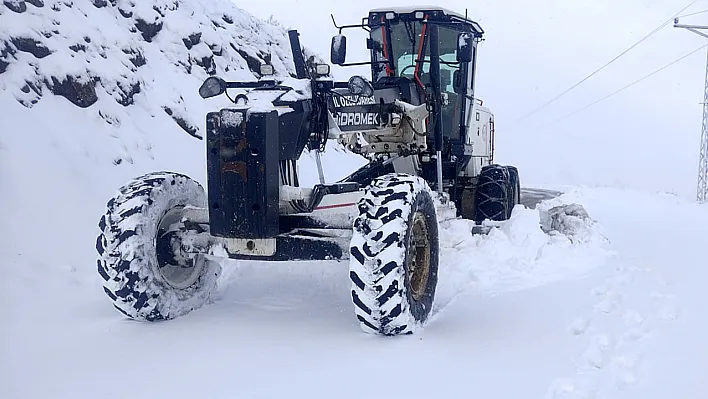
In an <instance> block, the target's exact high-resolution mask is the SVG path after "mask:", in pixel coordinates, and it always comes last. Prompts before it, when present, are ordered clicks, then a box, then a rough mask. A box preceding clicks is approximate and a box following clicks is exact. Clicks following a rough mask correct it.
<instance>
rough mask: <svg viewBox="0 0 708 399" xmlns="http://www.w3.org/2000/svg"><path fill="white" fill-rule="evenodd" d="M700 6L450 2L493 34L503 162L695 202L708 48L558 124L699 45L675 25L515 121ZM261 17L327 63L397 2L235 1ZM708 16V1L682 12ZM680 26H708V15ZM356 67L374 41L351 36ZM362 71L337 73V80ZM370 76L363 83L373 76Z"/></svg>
mask: <svg viewBox="0 0 708 399" xmlns="http://www.w3.org/2000/svg"><path fill="white" fill-rule="evenodd" d="M690 2H691V1H690V0H622V1H617V0H535V1H528V0H478V1H461V0H441V1H438V2H437V4H438V5H440V6H443V7H446V8H449V9H452V10H454V11H457V12H460V13H464V11H465V7H468V15H469V16H470V18H471V19H474V20H476V21H477V22H479V23H480V24H481V25H482V28H483V29H484V30H485V31H486V35H485V41H484V42H483V43H482V44H481V48H480V59H479V73H478V76H477V81H478V90H477V93H476V94H477V96H478V97H479V98H481V99H483V100H484V102H485V105H487V106H489V107H490V108H491V109H492V111H493V112H494V114H495V119H496V124H497V146H496V149H497V152H496V154H497V159H496V160H497V161H499V162H501V163H507V164H515V165H517V166H519V168H520V172H521V175H522V179H523V180H522V183H523V182H526V183H530V184H585V185H592V186H594V185H613V186H630V187H636V188H641V189H649V190H663V191H669V192H675V193H676V194H678V195H681V196H685V197H689V198H693V197H694V196H695V185H696V176H697V165H698V149H699V142H700V130H701V120H702V119H701V118H702V108H701V107H702V105H701V104H700V103H701V102H702V101H703V87H704V78H705V65H706V50H701V51H700V52H699V53H696V54H694V55H692V56H690V57H689V58H687V59H685V60H683V61H682V62H680V63H678V64H676V65H674V66H673V67H671V68H669V69H666V70H664V71H663V72H661V73H659V74H657V75H655V76H653V77H652V78H650V79H647V80H645V81H644V82H642V83H640V84H638V85H636V86H634V87H632V88H630V89H628V90H626V91H624V92H622V93H620V94H619V95H616V96H614V97H612V98H610V99H608V100H606V101H603V102H602V103H600V104H598V105H596V106H593V107H591V108H589V109H587V110H586V111H583V112H581V113H578V114H576V115H574V116H573V117H571V118H568V119H566V120H564V121H561V122H558V123H554V124H550V125H549V123H550V122H553V121H555V120H557V119H558V118H560V117H563V116H565V115H566V114H568V113H570V112H572V111H575V110H577V109H579V108H581V107H583V106H585V105H587V104H589V103H591V102H593V101H595V100H598V99H600V98H602V97H604V96H605V95H607V94H610V93H611V92H613V91H615V90H617V89H620V88H622V87H623V86H625V85H627V84H629V83H631V82H633V81H634V80H636V79H639V78H641V77H642V76H644V75H646V74H649V73H650V72H652V71H654V70H656V69H658V68H660V67H662V66H664V65H665V64H668V63H670V62H672V61H674V60H676V59H678V58H679V57H681V56H683V55H684V54H687V53H689V52H691V51H693V50H695V49H696V48H698V47H700V46H701V45H704V44H706V39H703V38H701V37H700V36H698V35H696V34H694V33H691V32H688V31H685V30H683V29H676V28H673V27H672V25H673V24H670V25H669V26H667V27H665V28H663V29H662V30H660V31H659V32H658V33H656V34H655V35H654V36H652V37H651V38H649V39H648V40H647V41H645V42H643V43H642V44H640V45H639V46H638V47H636V48H635V49H634V50H632V51H631V52H629V53H628V54H627V55H626V56H624V57H622V58H620V59H619V60H618V61H616V62H615V63H614V64H612V65H611V66H609V67H608V68H606V69H604V70H603V71H601V72H600V73H598V74H597V75H595V76H594V77H593V78H591V79H590V80H588V81H587V82H585V83H584V84H582V85H581V86H579V87H578V88H577V89H575V90H573V91H571V92H570V93H569V94H568V95H566V96H564V97H563V98H561V99H559V100H558V101H557V102H555V103H553V104H552V105H550V106H548V107H547V108H545V109H543V110H542V111H540V112H538V113H536V114H535V115H533V116H532V117H529V118H527V119H525V120H523V121H522V122H517V120H518V119H519V118H520V117H522V116H524V115H526V114H527V113H529V112H530V111H532V110H534V109H536V108H538V107H539V106H541V105H542V104H543V103H545V102H546V101H548V100H550V99H551V98H553V97H555V96H556V95H557V94H560V93H561V92H562V91H563V90H565V89H566V88H568V87H570V86H571V85H573V84H575V83H576V82H578V81H579V80H580V79H582V78H583V77H585V76H587V75H588V74H589V73H591V72H592V71H594V70H595V69H597V68H599V67H600V66H602V65H603V64H605V63H606V62H607V61H609V60H611V59H612V58H614V57H615V56H617V55H618V54H619V53H620V52H622V51H623V50H625V49H626V48H627V47H629V46H630V45H632V44H633V43H635V42H636V41H637V40H639V39H640V38H641V37H643V36H644V35H645V34H647V33H649V32H650V31H652V30H653V29H654V28H656V27H657V26H659V25H660V24H661V23H663V22H664V21H666V20H667V19H669V18H670V17H671V16H673V15H674V14H676V13H677V12H678V11H679V10H681V9H682V8H684V7H685V6H687V5H688V4H689V3H690ZM236 3H237V5H239V6H240V7H242V8H244V9H245V10H246V11H248V12H250V13H252V14H254V15H256V16H258V17H262V18H268V17H270V16H273V18H275V19H276V20H278V21H279V22H281V23H282V24H283V25H285V26H286V27H289V28H293V29H297V30H298V31H299V32H300V33H301V40H302V41H303V43H304V45H306V46H308V47H309V48H311V49H313V50H314V51H317V52H318V53H320V54H321V55H322V56H323V57H324V58H325V59H329V44H330V39H331V36H332V35H334V34H336V33H337V31H336V29H335V28H334V27H333V25H332V22H331V19H330V16H329V14H330V13H332V14H334V16H335V18H336V19H337V22H338V23H340V24H345V23H357V22H358V21H360V20H361V18H362V17H364V16H366V14H367V12H368V10H369V9H371V8H375V7H384V6H388V5H391V6H397V5H407V4H410V2H408V1H400V0H389V1H387V2H386V3H381V2H379V1H372V0H356V1H347V2H339V1H336V2H335V1H331V2H326V1H322V0H298V1H294V0H236ZM707 9H708V0H700V1H697V2H696V3H695V4H693V5H692V6H691V7H690V8H689V9H687V10H686V11H685V12H683V13H682V14H690V13H695V12H699V11H703V10H707ZM681 22H682V23H691V24H704V25H708V13H704V14H699V15H695V16H691V17H686V18H685V19H683V20H682V21H681ZM346 34H347V36H348V38H349V40H348V55H347V59H348V61H354V60H355V59H362V60H363V58H364V57H366V56H367V53H366V49H365V43H364V41H363V40H364V39H363V38H364V36H362V35H361V34H358V35H357V34H354V32H346ZM355 72H362V70H361V69H353V68H349V69H347V70H345V71H341V70H339V69H337V70H335V75H336V77H337V78H341V79H346V77H347V76H349V74H350V73H355ZM366 72H367V71H366V70H363V73H366Z"/></svg>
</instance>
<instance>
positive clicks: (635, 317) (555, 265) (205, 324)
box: [0, 0, 708, 399]
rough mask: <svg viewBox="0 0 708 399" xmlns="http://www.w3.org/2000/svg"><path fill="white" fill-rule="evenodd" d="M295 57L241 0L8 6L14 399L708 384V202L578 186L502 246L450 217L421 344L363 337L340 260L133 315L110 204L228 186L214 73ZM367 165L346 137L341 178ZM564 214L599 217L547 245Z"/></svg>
mask: <svg viewBox="0 0 708 399" xmlns="http://www.w3.org/2000/svg"><path fill="white" fill-rule="evenodd" d="M153 5H154V6H155V8H153V7H152V6H153ZM141 20H142V21H143V22H140V21H141ZM229 21H230V22H229ZM148 26H153V28H150V29H148V28H147V27H148ZM157 26H161V28H160V29H159V31H157V32H156V30H157V28H156V27H157ZM145 32H148V33H145ZM195 33H201V36H200V37H199V38H198V39H196V38H195V39H192V38H191V37H196V36H193V35H194V34H195ZM86 38H88V40H86ZM305 44H306V43H305ZM72 46H73V47H76V49H77V50H74V49H72ZM41 49H44V50H41ZM265 49H270V51H266V50H265ZM289 51H290V50H289V45H288V42H287V38H286V35H285V30H284V29H283V28H281V27H279V26H278V25H277V23H275V22H266V21H262V20H258V19H256V18H253V17H251V16H249V15H247V14H245V13H244V12H243V11H241V10H239V9H238V8H236V7H235V6H234V5H233V3H231V2H230V1H228V0H204V1H200V2H184V1H177V0H175V1H161V0H157V1H140V2H138V1H135V2H133V3H131V2H128V1H114V2H111V1H101V0H94V1H88V0H83V1H81V0H74V1H66V0H64V1H53V0H43V1H42V0H33V1H17V0H7V1H5V2H4V3H3V4H0V72H1V73H0V88H2V91H1V92H0V120H1V121H2V122H1V124H0V209H2V210H3V213H2V220H3V227H2V229H0V259H1V261H0V268H1V269H0V270H1V271H2V274H3V277H2V278H0V386H2V389H1V390H0V397H3V398H4V397H7V398H13V399H14V398H49V397H51V398H72V399H76V398H95V397H102V398H124V397H126V396H129V397H131V398H155V397H165V398H195V397H200V398H201V397H204V398H234V397H237V398H273V397H284V396H288V397H295V398H300V397H302V398H305V397H308V398H309V397H314V398H329V397H337V398H361V397H386V398H399V397H400V398H418V397H420V398H424V397H425V398H429V397H441V398H469V397H484V398H548V399H551V398H557V399H561V398H563V399H565V398H643V399H647V398H649V399H659V398H661V399H663V398H668V397H680V398H697V399H698V398H703V397H705V396H706V395H708V383H706V382H705V375H704V374H705V370H707V369H708V350H707V348H708V347H707V346H706V345H705V344H704V343H703V339H702V335H703V334H702V332H703V331H704V330H705V327H706V322H705V320H704V319H703V318H702V316H701V315H702V313H703V309H702V304H703V303H705V302H706V299H707V297H706V294H705V293H704V292H705V290H704V289H703V282H704V281H706V280H708V272H706V269H705V267H702V266H703V260H702V259H703V256H702V255H703V254H702V252H701V250H702V248H705V247H706V246H708V227H707V226H708V208H706V206H698V205H695V204H692V203H688V202H685V201H682V200H679V199H677V198H675V197H671V196H657V195H649V194H643V193H637V192H631V191H623V190H611V189H582V188H572V187H564V188H563V189H564V191H566V194H565V195H564V196H562V197H560V198H557V199H554V200H551V201H548V202H544V203H541V204H540V205H539V207H538V209H524V207H522V206H519V207H517V208H516V209H515V212H514V215H513V217H512V219H511V220H510V221H509V222H508V223H506V224H504V225H503V226H502V227H501V228H499V229H495V230H493V231H492V232H491V233H490V234H489V235H472V234H471V233H470V230H471V225H470V223H469V222H466V221H463V220H454V221H450V222H446V223H444V224H443V226H442V229H441V238H442V259H441V269H440V276H439V280H440V283H439V288H438V293H437V296H436V302H435V304H434V310H433V316H432V317H431V320H430V323H429V324H428V325H427V327H426V328H425V329H424V330H423V331H422V332H421V333H420V334H418V335H415V336H407V337H396V338H390V339H381V338H380V337H373V336H369V335H366V334H363V333H362V332H361V331H360V329H359V326H358V322H357V320H356V318H355V317H354V310H353V306H352V304H351V299H350V294H349V288H350V282H349V277H348V269H347V265H346V263H338V262H307V263H282V264H267V263H257V262H237V261H228V262H225V263H224V265H223V266H224V274H223V275H222V277H221V279H220V281H219V290H218V295H217V296H216V298H215V299H214V303H211V304H209V305H207V306H206V307H204V308H202V309H199V310H197V311H194V312H192V313H190V314H188V315H186V316H184V317H182V318H179V319H176V320H172V321H169V322H163V323H139V322H134V321H129V320H126V319H125V318H123V317H122V316H121V315H120V314H119V313H118V312H117V311H116V310H115V309H114V308H113V307H112V305H111V303H110V301H108V300H107V298H106V297H105V294H104V292H103V288H102V284H101V280H100V277H99V276H98V275H97V273H96V250H95V240H96V235H97V233H98V227H97V223H98V219H99V218H100V216H101V214H102V212H103V211H104V207H105V203H106V200H107V199H108V198H110V197H111V196H112V195H113V194H114V192H115V190H116V189H117V188H118V187H119V186H120V185H121V184H123V183H124V182H125V181H127V180H128V179H129V178H132V177H133V176H136V175H139V174H142V173H146V172H150V171H154V170H172V171H177V172H182V173H186V174H189V175H190V176H193V177H194V178H195V179H197V180H198V181H200V182H202V183H204V182H205V177H206V172H205V156H204V152H205V149H204V147H205V146H204V142H203V141H200V140H197V139H195V138H194V137H192V136H190V135H189V134H187V133H185V131H184V130H183V129H182V127H180V126H179V124H178V123H176V122H178V121H179V120H183V121H184V122H185V123H184V125H185V126H187V127H189V126H191V127H193V128H194V130H193V133H194V132H196V134H197V135H199V134H201V132H202V131H203V126H204V122H203V118H204V115H205V114H206V112H208V111H210V110H212V109H214V108H216V107H219V106H222V105H224V104H225V103H224V101H225V100H224V99H219V98H217V99H211V100H208V101H205V100H202V99H201V98H200V97H199V96H198V94H197V88H198V87H199V85H200V84H201V83H202V80H203V79H204V78H205V77H207V76H209V73H211V72H214V71H215V72H216V73H217V74H218V75H219V76H222V77H225V78H229V79H255V78H256V75H255V74H254V73H253V72H252V70H253V69H255V61H253V60H259V61H258V62H260V61H264V59H263V58H264V57H265V56H266V54H272V55H271V60H270V61H271V62H272V63H273V64H274V65H275V66H276V69H277V70H278V71H279V73H280V74H289V73H291V72H292V71H293V66H292V62H291V60H290V56H289ZM33 53H37V54H33ZM104 56H105V58H104ZM205 58H207V59H211V60H213V64H212V63H211V61H208V60H206V61H205ZM131 59H132V60H133V61H135V63H134V62H133V61H131ZM141 60H142V61H141ZM249 60H250V61H249ZM137 64H141V65H137ZM210 65H213V66H214V67H213V68H212V67H210ZM227 67H228V69H229V70H228V71H227V70H226V69H227ZM210 71H211V72H210ZM62 82H65V83H62ZM136 85H137V86H136ZM135 87H140V90H139V92H138V91H136V90H133V89H131V88H135ZM72 90H73V92H72ZM57 93H58V94H57ZM92 93H93V94H92ZM131 93H132V94H131ZM79 94H80V95H79ZM94 94H95V98H94ZM72 99H73V101H72ZM128 99H130V100H128ZM165 107H167V108H169V109H170V110H171V113H172V115H170V114H169V113H168V112H167V111H166V109H165ZM173 116H177V117H178V118H177V120H175V119H173ZM187 130H189V129H187ZM361 162H362V160H361V158H360V157H356V156H354V155H352V154H349V153H346V152H343V151H341V150H338V149H337V148H336V147H334V146H330V147H328V151H327V153H325V157H324V163H325V169H326V171H327V173H328V175H327V177H328V180H330V181H331V180H334V179H336V178H339V177H341V176H343V175H344V174H346V173H348V172H349V171H352V170H354V169H355V168H356V167H357V166H358V165H359V164H361ZM313 165H314V163H313V161H312V160H311V159H310V158H309V156H308V155H306V156H305V157H304V159H303V162H302V166H301V168H302V171H303V172H304V173H307V172H309V173H307V175H306V176H304V179H303V180H304V184H310V183H312V182H314V181H315V180H316V179H317V177H316V173H315V169H314V166H313ZM521 173H522V181H523V170H522V171H521ZM563 203H579V204H582V205H583V206H585V207H586V209H587V210H588V212H589V214H590V216H591V217H592V218H593V219H594V220H595V221H596V222H588V223H587V224H582V225H580V226H578V227H579V230H578V231H577V233H578V234H576V235H573V236H570V237H569V236H568V235H558V234H546V233H544V232H543V231H542V230H541V227H540V221H541V219H543V214H544V211H546V210H548V209H549V208H550V207H552V206H554V205H557V204H563Z"/></svg>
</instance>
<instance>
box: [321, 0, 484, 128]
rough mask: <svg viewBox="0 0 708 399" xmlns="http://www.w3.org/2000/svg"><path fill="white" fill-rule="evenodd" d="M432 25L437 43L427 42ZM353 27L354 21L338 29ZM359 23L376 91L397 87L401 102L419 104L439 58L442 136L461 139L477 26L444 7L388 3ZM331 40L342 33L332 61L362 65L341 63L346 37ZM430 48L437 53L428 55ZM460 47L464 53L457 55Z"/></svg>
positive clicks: (428, 92) (471, 87)
mask: <svg viewBox="0 0 708 399" xmlns="http://www.w3.org/2000/svg"><path fill="white" fill-rule="evenodd" d="M431 24H435V25H437V27H438V39H437V46H431V43H430V41H431V32H430V31H431V29H429V26H430V25H431ZM355 26H358V25H354V26H344V27H341V28H347V27H355ZM360 26H361V27H363V28H364V29H366V30H368V31H369V38H368V40H367V47H368V49H369V50H370V56H371V62H370V64H371V78H372V79H371V80H372V82H373V86H374V89H375V90H377V91H378V90H384V89H387V88H390V87H392V86H394V87H398V88H399V91H400V97H401V99H402V100H404V101H407V102H410V103H411V104H413V105H418V104H422V103H423V102H425V101H426V99H427V98H428V97H429V96H430V95H431V94H432V89H433V87H432V85H431V70H430V67H431V61H432V57H438V58H439V60H440V71H439V82H440V92H441V95H442V97H443V104H442V108H441V110H442V113H443V118H442V119H443V121H445V122H444V125H445V126H443V135H444V136H445V137H448V138H459V139H463V138H464V132H462V131H460V128H461V125H460V121H463V120H464V119H463V118H464V116H465V115H469V114H470V111H471V107H472V106H473V103H474V102H473V101H472V100H471V99H470V98H467V97H466V96H465V94H467V96H469V97H473V93H474V75H475V73H474V72H475V71H474V68H475V64H476V56H477V54H476V53H477V51H476V50H477V43H478V42H479V41H480V40H481V38H482V35H483V34H484V31H483V30H482V28H481V27H480V26H479V24H478V23H476V22H474V21H471V20H469V19H467V18H466V17H465V16H463V15H460V14H458V13H455V12H453V11H450V10H447V9H444V8H433V7H427V8H426V7H399V8H396V7H393V8H379V9H372V10H370V11H369V15H368V17H367V18H364V19H363V20H362V25H360ZM341 28H340V32H341ZM335 41H336V42H337V44H340V43H341V35H339V38H337V37H335V40H333V49H332V56H333V59H332V62H333V63H335V64H339V65H344V66H346V65H361V64H366V63H356V64H344V52H345V51H346V49H345V48H343V47H344V46H346V41H344V46H335V45H334V43H335ZM435 47H437V48H436V50H437V51H436V54H432V52H431V50H432V49H434V48H435ZM461 47H462V48H461ZM337 50H339V51H341V52H342V54H341V55H342V57H341V60H337V59H336V55H337V54H336V51H337ZM461 51H464V52H465V53H467V54H460V52H461ZM468 60H469V61H468ZM338 61H339V62H338ZM465 61H468V62H465ZM460 134H462V136H460Z"/></svg>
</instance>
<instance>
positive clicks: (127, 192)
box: [96, 7, 520, 335]
mask: <svg viewBox="0 0 708 399" xmlns="http://www.w3.org/2000/svg"><path fill="white" fill-rule="evenodd" d="M335 28H336V29H338V34H337V35H335V36H334V37H333V38H332V42H331V54H330V56H331V63H332V64H335V65H339V66H353V65H359V66H361V65H369V66H370V68H371V77H370V79H369V78H366V77H363V76H352V77H351V78H350V79H349V80H348V81H343V82H340V81H335V80H334V79H333V78H331V77H330V67H329V65H328V64H312V63H310V64H308V63H307V62H305V59H304V57H303V53H302V50H301V47H300V43H299V38H298V33H297V32H296V31H290V32H289V35H290V42H291V47H292V50H293V61H294V64H295V70H296V76H295V77H292V76H276V75H274V74H273V73H274V71H273V68H272V67H271V66H270V65H263V66H262V68H261V71H260V72H261V73H260V75H261V76H260V77H259V78H258V79H257V80H254V81H246V82H227V81H224V80H223V79H221V78H219V77H216V76H212V77H209V78H207V79H206V80H205V81H204V83H203V85H202V86H201V88H200V89H199V94H200V95H201V96H202V97H204V98H209V97H213V96H217V95H222V94H225V95H227V96H228V97H229V99H231V101H232V102H233V105H232V106H229V107H226V108H223V109H220V110H218V111H214V112H210V113H208V114H207V115H206V140H205V141H206V148H205V150H206V154H207V165H206V170H207V184H206V187H202V185H200V184H199V183H197V182H196V181H195V180H193V179H192V178H190V177H188V176H184V175H182V174H178V173H174V172H168V171H163V172H155V173H149V174H147V175H144V176H140V177H137V178H135V179H133V180H132V181H130V182H128V183H126V184H125V185H124V186H123V187H122V188H120V190H119V192H118V193H117V195H116V196H115V197H114V198H111V199H110V200H109V201H108V204H107V208H106V213H105V215H103V217H102V218H101V220H100V223H99V227H100V230H101V233H100V235H99V236H98V240H97V244H96V246H97V250H98V253H99V258H98V272H99V274H100V276H101V277H102V279H103V281H104V288H105V292H106V294H107V295H108V297H109V298H110V299H111V301H112V302H113V304H114V306H115V308H116V309H118V311H120V312H121V313H123V314H124V315H125V316H127V317H129V318H132V319H138V320H148V321H157V320H166V319H172V318H174V317H178V316H182V315H184V314H186V313H188V312H190V311H192V310H194V309H197V308H199V307H201V306H203V305H204V304H206V303H207V301H208V300H209V297H210V295H211V293H212V292H213V291H214V290H215V287H216V285H217V280H218V277H219V275H220V273H221V263H220V262H219V259H223V258H231V259H244V260H257V261H287V262H294V261H301V260H308V261H312V260H336V261H346V262H348V264H349V276H350V279H351V299H352V303H353V305H354V306H353V308H354V311H355V312H354V313H355V316H356V317H357V318H358V320H359V322H360V325H361V327H362V329H363V330H364V331H366V332H369V333H374V334H381V335H399V334H408V333H413V332H414V331H415V330H416V329H417V328H419V327H421V326H422V325H424V323H425V322H426V321H427V319H428V316H429V314H430V311H431V309H432V305H433V302H434V299H435V290H436V286H437V281H438V267H439V262H440V260H439V256H440V250H439V230H438V229H439V222H440V220H441V219H442V218H449V217H461V218H466V219H471V220H474V221H476V222H477V223H481V222H483V221H485V220H492V221H503V220H506V219H507V218H508V217H509V216H510V213H511V210H512V208H513V207H514V206H515V205H516V204H518V203H519V199H520V188H519V187H520V186H519V176H518V171H517V170H516V168H514V167H511V166H502V165H498V164H495V163H494V162H493V154H494V116H493V114H492V113H491V111H490V110H489V109H488V108H486V107H484V105H483V103H482V101H481V100H480V99H479V98H478V97H476V96H475V86H476V85H475V80H476V79H475V78H476V65H477V57H478V44H479V43H480V41H481V39H482V36H483V33H484V32H483V30H482V28H481V27H480V25H479V24H478V23H476V22H474V21H472V20H470V19H469V18H467V17H466V15H461V14H458V13H455V12H452V11H449V10H446V9H442V8H437V7H433V8H430V7H408V8H386V9H374V10H371V11H370V12H369V13H368V16H367V17H365V18H363V19H362V20H361V23H358V24H354V25H344V26H337V25H336V23H335ZM348 29H363V30H365V31H366V32H367V35H368V38H367V40H366V46H367V49H368V50H369V52H370V59H369V60H368V61H365V62H364V61H362V62H351V63H347V60H346V58H347V57H346V49H347V40H346V36H345V35H344V34H343V32H344V31H345V30H348ZM333 142H337V143H339V144H340V145H342V146H344V147H345V148H346V149H347V150H348V151H351V152H353V153H355V154H360V155H361V156H363V157H365V158H366V159H367V160H368V163H367V164H366V165H365V166H363V167H361V168H360V169H358V170H354V171H352V173H351V174H350V175H349V176H347V177H346V178H344V179H341V180H340V181H337V182H334V183H326V181H325V178H324V175H325V172H326V171H325V170H323V168H322V164H321V162H319V161H320V155H321V153H322V152H324V151H326V147H327V145H328V143H333ZM305 151H307V152H308V153H310V154H314V156H315V158H316V159H317V161H318V162H317V168H318V171H317V173H318V175H319V177H320V183H319V184H316V185H314V186H313V187H302V186H301V185H300V170H299V165H298V160H299V158H300V157H301V156H302V155H303V153H305ZM311 173H314V171H312V172H311ZM225 264H227V263H225Z"/></svg>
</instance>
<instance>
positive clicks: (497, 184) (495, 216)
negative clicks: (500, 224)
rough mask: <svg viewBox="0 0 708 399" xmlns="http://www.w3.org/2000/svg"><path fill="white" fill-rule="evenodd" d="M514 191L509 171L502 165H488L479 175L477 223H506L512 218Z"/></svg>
mask: <svg viewBox="0 0 708 399" xmlns="http://www.w3.org/2000/svg"><path fill="white" fill-rule="evenodd" d="M512 195H513V189H512V186H511V181H510V177H509V169H508V168H507V167H505V166H501V165H496V164H494V165H487V166H485V167H483V168H482V171H481V172H480V173H479V180H478V182H477V191H476V193H475V219H474V220H475V221H476V222H477V223H482V222H483V221H484V220H492V221H504V220H507V219H509V216H511V209H512V208H511V207H510V205H511V202H512V200H511V198H513V197H512Z"/></svg>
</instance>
